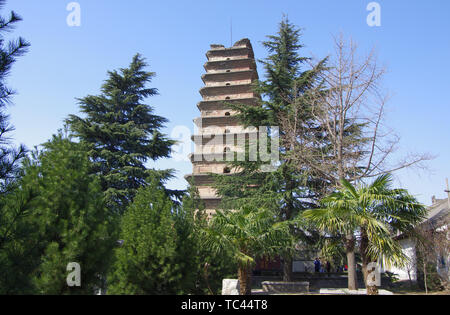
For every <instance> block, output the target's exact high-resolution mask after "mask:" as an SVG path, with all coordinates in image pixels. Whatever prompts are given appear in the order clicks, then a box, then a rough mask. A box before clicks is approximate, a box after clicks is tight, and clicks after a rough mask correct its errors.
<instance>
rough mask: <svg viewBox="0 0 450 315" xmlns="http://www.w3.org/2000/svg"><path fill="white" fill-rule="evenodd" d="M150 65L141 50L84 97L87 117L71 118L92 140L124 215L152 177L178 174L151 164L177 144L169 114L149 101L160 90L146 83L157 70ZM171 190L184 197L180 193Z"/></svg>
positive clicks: (109, 196) (104, 181)
mask: <svg viewBox="0 0 450 315" xmlns="http://www.w3.org/2000/svg"><path fill="white" fill-rule="evenodd" d="M146 66H147V64H146V63H145V61H144V59H143V58H142V57H141V56H140V55H139V54H137V55H135V56H134V58H133V61H132V62H131V64H130V66H129V67H128V68H125V69H120V71H111V72H108V76H109V78H108V79H107V80H106V82H105V83H104V84H103V86H102V89H101V91H102V94H101V95H99V96H92V95H89V96H87V97H85V98H82V99H79V103H80V107H81V112H82V113H83V114H85V116H86V117H85V118H81V117H78V116H75V115H70V116H69V118H68V119H67V120H66V122H67V123H68V125H69V126H70V128H71V130H72V131H73V133H74V135H75V136H77V137H79V139H80V140H81V141H82V142H84V143H88V144H89V145H90V156H91V158H92V160H93V162H94V172H95V173H98V174H100V175H101V185H102V189H103V190H104V192H105V200H106V203H107V206H108V208H110V209H111V210H113V211H114V212H116V213H120V214H122V213H123V212H124V210H125V209H126V207H127V206H128V204H129V203H130V202H131V201H132V200H133V198H134V196H135V194H136V192H137V190H138V189H139V187H141V186H143V185H146V184H148V180H149V178H155V177H156V178H158V179H159V180H160V181H161V182H164V181H165V180H167V179H169V178H170V177H171V176H172V173H173V171H172V170H164V171H156V170H151V169H147V168H146V167H145V163H146V162H147V161H148V160H157V159H159V158H164V157H168V156H169V155H170V153H171V147H172V145H173V144H174V143H175V142H174V141H172V140H168V139H167V138H166V136H165V135H163V134H162V133H161V132H160V130H161V128H163V126H164V124H165V123H166V122H167V119H165V118H163V117H160V116H157V115H154V114H153V108H152V107H151V106H149V105H145V104H143V102H144V100H145V99H146V98H147V97H149V96H153V95H157V94H158V91H157V89H154V88H148V87H146V85H147V83H149V82H151V80H152V78H153V77H154V75H155V74H154V73H153V72H147V71H145V70H144V69H145V67H146ZM168 193H170V194H171V195H175V196H176V197H179V196H180V193H179V192H175V191H168Z"/></svg>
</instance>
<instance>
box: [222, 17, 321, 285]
mask: <svg viewBox="0 0 450 315" xmlns="http://www.w3.org/2000/svg"><path fill="white" fill-rule="evenodd" d="M300 36H301V33H300V30H299V29H298V28H296V27H295V26H294V25H293V24H291V23H290V22H289V20H288V18H287V17H285V18H283V20H282V21H281V23H280V26H279V31H278V33H277V35H274V36H268V40H267V41H266V42H264V43H263V45H264V47H265V48H266V49H267V51H268V52H269V56H268V57H267V58H266V59H264V60H261V61H260V62H261V63H262V64H263V66H264V69H265V72H266V80H265V81H261V82H257V84H256V86H255V91H256V92H257V93H259V94H260V95H261V96H262V97H263V100H262V104H261V105H262V106H260V107H258V106H246V105H243V104H238V105H233V104H230V106H231V107H233V108H234V109H235V110H237V112H238V118H239V119H240V120H241V122H242V123H243V124H244V125H245V126H267V127H271V126H280V130H279V136H280V138H281V139H284V137H285V136H286V134H287V130H284V129H283V128H281V126H282V123H281V121H280V120H281V119H283V117H286V116H288V115H296V118H297V121H301V122H303V124H304V125H308V123H309V121H310V120H312V116H311V108H310V104H309V103H308V102H307V101H306V99H305V98H304V95H306V94H307V93H308V91H309V90H310V89H312V88H313V87H315V86H316V85H317V84H318V82H317V80H318V77H319V74H320V72H321V71H322V70H323V69H324V67H325V61H326V60H322V61H321V62H319V63H318V64H317V65H316V66H314V67H313V68H312V69H309V70H303V67H304V63H305V62H306V61H307V60H308V58H305V57H301V56H300V54H299V50H300V49H301V48H302V47H303V46H302V45H301V44H300ZM294 102H297V103H298V102H300V103H301V104H302V105H303V108H302V110H301V111H297V112H293V110H292V109H293V106H292V104H293V103H294ZM269 136H270V135H269ZM283 144H284V142H283V141H280V147H279V153H280V161H279V165H278V168H277V170H276V171H274V172H272V173H263V172H261V165H262V163H261V161H257V162H249V160H248V159H247V160H246V162H233V163H232V166H233V167H235V168H236V169H238V170H239V173H238V176H216V178H217V180H216V188H217V190H218V193H219V195H221V196H222V197H223V200H224V203H223V206H224V208H226V209H237V208H239V207H242V206H243V205H244V204H247V205H248V204H252V205H253V207H254V208H255V209H256V208H260V207H265V208H266V209H272V210H273V211H275V213H276V214H277V216H278V219H279V220H280V221H289V220H291V219H293V218H294V217H295V216H296V215H297V213H298V212H300V211H303V210H305V209H310V208H312V207H315V201H316V200H317V199H319V198H320V196H321V186H322V185H323V184H324V182H323V181H322V180H321V179H320V178H315V177H313V176H311V175H310V173H309V172H308V170H307V169H304V170H301V171H299V170H298V168H296V166H295V165H293V163H292V161H291V159H290V157H289V151H290V147H288V146H283ZM248 145H254V144H251V143H248ZM258 145H259V143H258ZM268 147H270V146H268ZM292 233H293V234H297V236H298V237H299V238H300V239H302V240H303V241H304V242H311V243H313V242H314V241H315V238H313V239H312V238H311V237H310V235H311V233H306V231H303V230H301V229H298V228H295V227H294V226H293V227H292ZM280 254H281V256H282V258H283V261H284V280H285V281H291V280H292V257H293V254H294V252H293V248H286V249H285V251H284V252H280Z"/></svg>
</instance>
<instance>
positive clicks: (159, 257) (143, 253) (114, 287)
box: [108, 181, 195, 295]
mask: <svg viewBox="0 0 450 315" xmlns="http://www.w3.org/2000/svg"><path fill="white" fill-rule="evenodd" d="M186 219H187V218H186V217H185V215H184V214H183V213H181V214H180V209H177V207H176V205H175V204H174V202H173V201H172V200H171V199H170V198H169V197H168V196H167V194H166V193H165V191H164V188H163V187H161V185H159V184H158V183H157V182H155V181H154V182H153V183H152V184H151V185H149V186H146V187H142V188H140V189H139V191H138V193H137V195H136V197H135V199H134V202H133V203H132V204H131V205H130V206H129V208H128V209H127V211H126V213H125V214H124V216H123V219H122V222H121V237H120V238H121V240H122V241H123V245H122V246H121V247H120V248H118V249H117V250H116V263H115V265H114V268H113V272H112V274H111V277H109V280H108V293H109V294H134V295H146V294H151V295H159V294H182V293H186V291H187V289H186V288H188V289H189V287H191V288H192V283H193V282H194V281H193V279H192V277H191V276H190V275H189V274H188V273H189V272H190V268H191V266H190V263H189V260H190V259H195V251H194V252H191V253H188V252H186V250H188V249H190V248H192V247H191V246H190V245H187V248H185V249H184V250H182V248H181V247H182V246H183V245H186V243H185V242H186V239H185V240H183V239H182V238H186V237H188V238H189V237H191V236H192V235H191V233H190V227H189V226H188V225H189V223H187V224H181V223H180V220H186ZM187 220H189V221H191V220H192V218H188V219H187ZM187 242H188V243H189V241H187ZM194 261H195V260H194ZM186 279H192V280H191V281H192V282H191V283H190V284H189V283H188V284H186V282H185V281H186ZM188 281H189V280H188Z"/></svg>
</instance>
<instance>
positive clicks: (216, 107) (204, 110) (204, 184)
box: [186, 39, 260, 216]
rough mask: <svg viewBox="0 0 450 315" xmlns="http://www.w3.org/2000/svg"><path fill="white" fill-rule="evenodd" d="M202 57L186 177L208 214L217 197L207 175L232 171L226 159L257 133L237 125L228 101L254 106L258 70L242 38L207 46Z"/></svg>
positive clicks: (234, 156)
mask: <svg viewBox="0 0 450 315" xmlns="http://www.w3.org/2000/svg"><path fill="white" fill-rule="evenodd" d="M206 57H207V59H208V61H207V62H206V63H205V65H204V68H205V70H206V73H205V74H204V75H203V76H202V80H203V82H204V84H205V86H204V87H203V88H201V89H200V94H201V96H202V101H200V102H199V103H198V104H197V107H198V109H199V110H200V113H201V116H200V117H199V118H196V119H194V122H195V124H196V126H197V129H198V133H197V134H195V135H194V136H192V140H193V141H194V143H195V151H194V154H191V155H190V158H191V162H192V164H193V173H192V174H191V175H187V176H186V179H187V180H188V181H191V182H192V183H193V185H194V186H196V187H197V189H198V191H199V195H200V198H201V199H202V200H203V202H204V204H205V210H206V213H207V214H208V215H209V216H211V215H213V214H214V212H215V210H216V209H217V207H218V205H219V203H220V200H221V199H220V198H219V197H218V196H217V195H216V191H215V190H214V189H213V188H212V184H213V176H212V175H211V174H230V175H232V174H233V173H235V171H236V170H234V169H230V167H229V166H228V165H229V164H228V163H229V161H231V160H233V159H234V158H236V156H237V154H235V153H241V156H243V153H244V151H245V150H244V149H243V148H245V139H249V138H250V137H253V136H255V135H257V130H256V129H255V128H244V127H243V126H242V125H240V123H239V121H238V119H237V118H236V117H235V115H236V112H235V111H233V110H232V109H231V108H230V104H233V103H237V104H245V105H248V106H258V105H259V104H260V97H259V95H257V94H256V93H255V92H254V91H253V86H252V83H254V81H255V80H258V73H257V69H256V62H255V57H254V53H253V48H252V45H251V43H250V40H248V39H242V40H240V41H238V42H236V43H235V44H234V45H233V47H230V48H225V47H224V46H223V45H211V50H209V51H208V52H207V53H206ZM253 139H254V138H253Z"/></svg>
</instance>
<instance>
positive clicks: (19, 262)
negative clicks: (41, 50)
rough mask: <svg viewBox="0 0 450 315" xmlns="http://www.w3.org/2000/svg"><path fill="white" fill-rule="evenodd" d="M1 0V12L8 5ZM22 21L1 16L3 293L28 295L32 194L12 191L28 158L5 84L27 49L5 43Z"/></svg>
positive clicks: (23, 45)
mask: <svg viewBox="0 0 450 315" xmlns="http://www.w3.org/2000/svg"><path fill="white" fill-rule="evenodd" d="M5 2H6V1H5V0H0V9H2V8H3V6H4V5H5ZM19 21H21V18H20V16H19V15H17V14H16V13H15V12H14V11H12V12H11V13H10V15H9V17H7V18H4V17H2V16H0V294H14V293H28V292H30V291H29V288H30V282H29V277H28V272H29V271H30V266H29V259H28V258H29V257H30V256H29V254H30V253H29V252H27V250H26V248H25V247H26V246H25V245H26V244H25V243H24V242H22V239H21V238H20V236H24V235H27V234H28V232H29V228H28V226H26V225H24V224H23V220H21V219H22V218H23V217H24V216H26V215H27V213H28V210H29V209H28V208H27V205H26V204H27V201H28V200H29V198H30V195H29V194H27V193H23V194H20V193H19V194H18V193H16V192H13V191H14V190H15V187H16V185H17V183H16V181H17V178H18V177H20V174H19V173H20V161H21V160H22V159H23V158H24V157H25V155H26V149H25V147H24V146H23V145H21V146H19V147H17V148H15V147H13V146H12V145H11V139H10V137H9V133H10V132H11V131H13V130H14V128H13V126H12V125H11V124H10V123H9V116H8V114H7V113H6V107H7V106H8V105H10V104H11V99H10V98H11V96H12V95H13V94H14V91H13V90H12V89H11V88H9V87H8V86H7V84H6V79H7V77H8V76H9V74H10V72H11V69H12V66H13V64H14V63H15V61H16V60H17V58H18V57H20V56H22V55H23V54H24V53H25V52H26V51H27V49H28V47H29V45H30V44H29V43H28V42H27V41H25V40H24V39H23V38H21V37H19V38H18V39H17V40H11V41H6V40H5V35H6V33H8V32H10V31H11V30H13V29H14V27H15V25H16V24H17V23H18V22H19Z"/></svg>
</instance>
